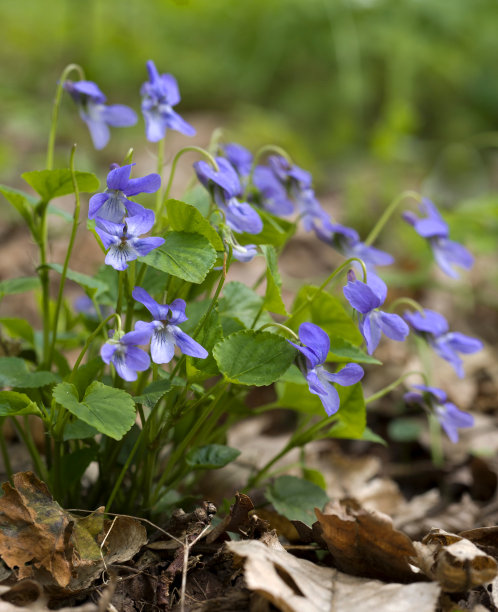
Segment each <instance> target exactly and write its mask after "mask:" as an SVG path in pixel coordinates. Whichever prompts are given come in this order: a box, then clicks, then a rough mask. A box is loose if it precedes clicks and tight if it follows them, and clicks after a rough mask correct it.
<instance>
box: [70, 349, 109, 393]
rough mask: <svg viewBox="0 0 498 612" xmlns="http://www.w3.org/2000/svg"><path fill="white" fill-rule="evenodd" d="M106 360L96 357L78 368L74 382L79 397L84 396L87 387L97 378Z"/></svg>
mask: <svg viewBox="0 0 498 612" xmlns="http://www.w3.org/2000/svg"><path fill="white" fill-rule="evenodd" d="M103 366H104V362H103V361H102V359H101V358H100V357H94V358H93V359H91V360H90V361H88V362H87V363H85V364H83V365H80V366H79V367H78V369H77V370H76V372H75V374H74V376H73V379H72V381H71V382H72V383H73V385H74V386H75V387H76V388H77V389H78V397H83V396H84V394H85V391H86V390H87V387H89V386H90V384H91V383H92V382H93V381H94V380H95V379H96V378H97V375H98V374H99V372H100V371H101V370H102V368H103Z"/></svg>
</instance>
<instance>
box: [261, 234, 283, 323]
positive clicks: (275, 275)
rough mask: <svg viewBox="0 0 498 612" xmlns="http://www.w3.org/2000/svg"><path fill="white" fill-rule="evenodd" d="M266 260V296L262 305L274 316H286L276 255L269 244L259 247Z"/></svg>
mask: <svg viewBox="0 0 498 612" xmlns="http://www.w3.org/2000/svg"><path fill="white" fill-rule="evenodd" d="M261 250H262V251H263V255H264V256H265V259H266V294H265V300H264V305H265V307H266V309H267V310H269V311H270V312H274V313H276V314H281V315H287V309H286V308H285V304H284V303H283V301H282V292H281V287H282V279H281V278H280V272H279V271H278V265H277V253H276V251H275V248H274V247H273V246H272V245H269V244H263V245H261Z"/></svg>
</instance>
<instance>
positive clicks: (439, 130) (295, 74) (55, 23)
mask: <svg viewBox="0 0 498 612" xmlns="http://www.w3.org/2000/svg"><path fill="white" fill-rule="evenodd" d="M497 19H498V3H497V2H496V0H473V1H472V2H468V0H451V2H448V1H447V0H403V1H400V0H246V1H245V2H243V1H242V2H241V1H235V0H211V1H207V0H178V1H177V2H174V1H172V0H147V1H146V2H144V1H143V0H127V1H123V0H121V1H118V0H87V1H85V2H82V1H81V0H51V2H50V3H44V2H40V1H39V0H22V1H21V2H8V1H6V0H3V2H2V34H3V44H2V45H1V47H0V112H1V116H2V117H3V118H4V121H3V122H2V126H1V128H0V130H1V133H2V138H1V141H0V163H1V165H2V168H3V172H2V174H3V175H4V176H3V177H2V182H8V180H10V178H11V177H14V176H16V175H18V174H19V172H21V171H24V170H26V169H32V168H40V167H43V164H44V150H45V142H46V137H47V133H48V127H49V120H50V109H51V103H52V99H53V95H54V90H55V84H56V81H57V78H58V77H59V75H60V72H61V71H62V69H63V67H64V66H65V65H66V64H68V63H69V62H77V63H80V64H81V65H82V66H83V67H84V69H85V71H86V74H87V78H88V79H90V80H94V81H96V82H97V83H98V84H99V86H100V87H101V89H102V90H103V91H104V93H106V94H107V96H108V100H109V102H110V103H117V102H120V103H125V104H129V105H131V106H133V107H134V108H135V109H136V110H137V111H138V110H139V105H140V99H139V93H138V92H139V88H140V85H141V83H142V82H143V81H144V80H146V71H145V62H146V60H148V59H154V61H155V63H156V65H157V67H158V69H159V71H160V72H171V73H173V74H174V75H175V76H176V77H177V79H178V81H179V84H180V89H181V93H182V98H183V99H182V102H181V105H180V107H179V111H180V112H181V113H182V114H183V113H188V112H208V113H209V112H215V113H216V114H217V115H218V116H222V117H223V122H224V123H225V125H226V126H228V127H229V128H230V131H229V134H230V135H231V136H232V137H234V138H237V139H240V140H241V141H242V142H243V143H244V144H246V145H247V146H250V147H251V148H255V147H257V146H259V145H261V144H265V143H267V142H273V143H275V144H279V145H282V146H284V147H286V148H287V149H288V150H289V151H290V153H291V154H292V155H293V156H294V158H295V159H296V160H297V162H298V163H300V165H302V166H304V167H306V168H308V169H310V170H312V171H313V172H314V173H315V175H316V178H317V183H318V187H319V189H321V190H323V191H330V190H336V191H338V192H340V193H341V194H342V199H343V200H344V202H345V203H346V205H345V206H343V212H342V215H343V216H342V218H341V220H342V221H343V222H346V223H354V224H355V225H356V226H357V227H358V229H359V231H360V233H362V235H365V233H366V232H367V231H368V229H369V228H370V226H371V221H372V219H375V218H376V216H377V215H378V214H379V212H380V210H381V209H383V208H384V206H385V205H386V204H387V202H388V201H390V200H391V199H392V198H393V197H394V195H396V194H397V193H399V192H400V191H401V190H402V189H405V188H415V189H423V190H424V193H425V194H426V195H429V196H432V197H434V198H435V199H436V201H437V202H438V204H439V205H441V206H442V208H443V210H444V209H445V208H446V211H450V210H452V209H453V210H454V209H455V205H456V204H458V203H459V202H461V201H463V200H466V201H473V200H475V199H476V198H477V199H479V198H484V200H483V201H484V202H485V204H484V205H483V206H484V208H485V209H486V210H487V211H488V213H489V214H490V215H491V216H492V218H496V211H497V210H498V208H497V206H498V205H497V203H496V198H493V197H492V196H491V195H490V194H492V193H493V191H495V188H496V176H497V172H496V169H497V161H498V156H497V155H496V148H495V147H496V146H497V145H498V137H497V136H493V135H491V136H487V137H483V136H480V135H482V134H486V133H490V132H494V130H495V129H496V127H497V109H498V78H496V76H497V75H496V57H498V37H497V36H496V23H497ZM59 134H60V137H59V140H58V145H59V152H58V154H59V161H61V163H64V160H66V159H67V155H68V150H69V147H70V145H71V143H72V142H73V141H74V140H78V141H80V142H81V143H82V144H81V147H80V149H79V151H78V164H79V167H82V168H83V169H95V167H96V166H95V160H97V161H98V162H102V163H104V160H105V163H106V164H107V163H109V161H111V160H114V159H121V158H122V156H123V154H124V153H123V151H126V150H127V149H128V147H129V146H134V145H135V146H137V145H138V144H140V143H143V140H144V138H143V124H142V123H141V122H140V123H139V125H138V126H136V127H135V128H131V129H130V130H113V136H112V140H111V145H110V146H109V149H108V150H105V151H104V152H102V153H99V154H98V155H97V156H96V157H93V155H94V153H93V152H92V151H91V150H90V144H89V139H88V135H87V133H86V126H84V124H83V123H82V122H81V121H80V120H79V119H77V117H76V112H75V109H74V107H73V106H72V104H71V101H70V100H67V99H66V100H65V101H64V104H63V109H62V113H61V126H60V130H59ZM84 144H85V145H86V146H83V145H84ZM109 150H111V151H112V153H113V155H114V157H112V156H111V155H110V153H109ZM92 159H93V161H92ZM490 198H491V199H490ZM464 208H465V207H464ZM468 210H469V209H468V207H467V208H465V210H464V211H463V213H462V214H463V216H462V219H464V220H465V219H469V218H471V217H472V215H471V214H469V212H468ZM489 210H491V212H489ZM488 213H486V214H488ZM493 215H494V217H493ZM454 225H455V227H456V228H457V229H458V228H461V227H463V225H465V223H464V222H460V223H459V222H458V219H456V221H454ZM469 226H470V231H471V234H473V233H475V234H476V236H477V238H476V242H478V243H481V241H480V239H479V236H480V235H481V234H482V232H484V233H487V238H486V239H485V240H484V241H483V244H487V245H489V244H492V243H493V240H495V239H496V224H495V223H494V222H492V223H490V224H484V225H483V224H479V223H477V222H475V221H474V222H469V223H467V227H469ZM472 228H473V229H472ZM456 237H457V238H458V236H456ZM383 240H384V241H385V242H386V245H389V243H390V242H392V241H393V239H391V240H390V239H389V236H384V237H383Z"/></svg>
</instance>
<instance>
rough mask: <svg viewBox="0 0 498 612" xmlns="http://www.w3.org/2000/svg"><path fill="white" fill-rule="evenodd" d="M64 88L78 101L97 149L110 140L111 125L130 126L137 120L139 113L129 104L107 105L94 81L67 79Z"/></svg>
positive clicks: (77, 103) (79, 110) (80, 113)
mask: <svg viewBox="0 0 498 612" xmlns="http://www.w3.org/2000/svg"><path fill="white" fill-rule="evenodd" d="M64 89H65V90H66V91H67V92H68V93H69V94H70V96H71V97H72V99H73V100H74V101H75V102H76V105H77V106H78V112H79V115H80V117H81V118H82V119H83V121H84V122H85V123H86V124H87V126H88V129H89V130H90V136H91V137H92V141H93V146H94V147H95V148H96V149H103V148H104V147H105V146H106V144H107V143H108V142H109V136H110V133H109V126H111V127H129V126H131V125H135V123H136V122H137V115H136V113H135V111H134V110H132V109H131V108H130V107H129V106H124V105H123V104H111V105H110V106H107V105H106V104H105V101H106V97H105V95H104V94H103V93H102V92H101V91H100V89H99V88H98V86H97V85H96V84H95V83H93V82H92V81H76V82H75V81H65V82H64Z"/></svg>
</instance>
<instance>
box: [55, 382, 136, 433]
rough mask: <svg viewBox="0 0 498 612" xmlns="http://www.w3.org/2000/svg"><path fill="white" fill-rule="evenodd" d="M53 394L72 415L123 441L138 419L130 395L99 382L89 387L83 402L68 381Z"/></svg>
mask: <svg viewBox="0 0 498 612" xmlns="http://www.w3.org/2000/svg"><path fill="white" fill-rule="evenodd" d="M53 397H54V399H55V401H56V402H58V403H59V404H60V405H61V406H63V407H64V408H65V409H66V410H68V411H69V412H70V413H71V414H74V415H75V416H77V417H78V418H79V419H81V420H82V421H84V422H85V423H87V424H88V425H91V426H92V427H95V429H97V430H98V431H99V432H100V433H103V434H105V435H106V436H109V437H110V438H114V439H115V440H121V438H122V437H123V436H124V434H125V433H126V432H127V431H128V430H129V429H130V428H131V426H132V425H133V423H134V422H135V402H134V401H133V398H132V397H131V395H130V394H129V393H126V391H123V390H122V389H115V388H114V387H108V386H106V385H104V384H102V383H101V382H98V381H94V382H93V383H92V384H91V385H90V386H89V387H88V389H87V390H86V393H85V396H84V397H83V400H82V401H81V402H80V401H79V399H78V390H77V389H76V387H75V386H74V385H73V384H71V383H69V382H63V383H60V384H58V385H57V386H56V387H55V389H54V391H53Z"/></svg>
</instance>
